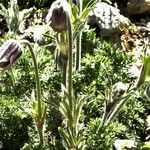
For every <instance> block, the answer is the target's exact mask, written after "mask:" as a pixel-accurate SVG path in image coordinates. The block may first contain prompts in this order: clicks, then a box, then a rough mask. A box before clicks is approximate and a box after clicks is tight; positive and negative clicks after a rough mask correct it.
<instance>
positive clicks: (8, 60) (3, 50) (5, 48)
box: [0, 40, 22, 69]
mask: <svg viewBox="0 0 150 150" xmlns="http://www.w3.org/2000/svg"><path fill="white" fill-rule="evenodd" d="M21 54H22V47H21V46H20V44H18V43H17V42H16V41H15V40H9V41H7V42H6V43H4V44H3V45H2V46H1V47H0V68H3V69H9V68H10V67H11V66H12V65H13V64H14V63H15V62H16V61H17V59H18V58H19V57H20V56H21Z"/></svg>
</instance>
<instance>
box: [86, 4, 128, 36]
mask: <svg viewBox="0 0 150 150" xmlns="http://www.w3.org/2000/svg"><path fill="white" fill-rule="evenodd" d="M87 24H88V25H90V26H93V25H95V24H96V25H97V26H98V27H99V28H100V36H101V37H102V38H106V37H111V39H112V35H119V34H120V33H121V27H122V26H123V24H127V25H128V24H130V21H129V19H128V18H126V17H124V16H122V15H121V14H120V11H119V9H117V8H115V7H113V6H111V5H109V4H107V3H105V2H99V3H98V4H97V5H96V7H95V8H94V10H93V11H92V12H91V13H90V14H89V16H88V19H87Z"/></svg>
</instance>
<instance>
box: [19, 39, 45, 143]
mask: <svg viewBox="0 0 150 150" xmlns="http://www.w3.org/2000/svg"><path fill="white" fill-rule="evenodd" d="M21 43H24V44H25V45H27V46H28V48H29V51H30V54H31V57H32V60H33V64H34V71H35V80H36V100H37V113H36V114H35V116H34V120H35V124H36V127H37V131H38V134H39V139H40V144H41V145H44V132H43V126H44V119H45V114H46V106H45V105H44V104H43V103H42V101H41V98H42V97H41V84H40V79H39V71H38V63H37V59H36V56H35V53H34V49H36V48H37V47H36V46H35V47H34V49H33V48H32V46H31V44H30V43H29V42H28V41H26V40H23V41H21ZM33 109H34V108H33ZM33 111H35V110H33Z"/></svg>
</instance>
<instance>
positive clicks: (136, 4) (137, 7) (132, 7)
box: [127, 0, 150, 15]
mask: <svg viewBox="0 0 150 150" xmlns="http://www.w3.org/2000/svg"><path fill="white" fill-rule="evenodd" d="M127 13H128V14H129V15H136V14H150V0H129V2H128V4H127Z"/></svg>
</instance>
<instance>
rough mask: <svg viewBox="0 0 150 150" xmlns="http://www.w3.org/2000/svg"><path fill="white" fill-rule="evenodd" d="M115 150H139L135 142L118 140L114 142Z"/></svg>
mask: <svg viewBox="0 0 150 150" xmlns="http://www.w3.org/2000/svg"><path fill="white" fill-rule="evenodd" d="M114 150H137V144H136V142H135V141H134V140H128V139H118V140H116V141H115V142H114Z"/></svg>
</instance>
